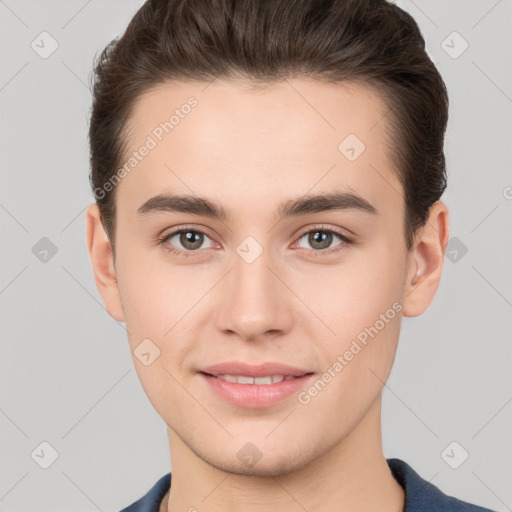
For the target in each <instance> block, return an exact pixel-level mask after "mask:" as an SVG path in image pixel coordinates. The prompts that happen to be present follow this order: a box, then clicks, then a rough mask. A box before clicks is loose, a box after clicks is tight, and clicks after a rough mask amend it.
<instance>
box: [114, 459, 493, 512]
mask: <svg viewBox="0 0 512 512" xmlns="http://www.w3.org/2000/svg"><path fill="white" fill-rule="evenodd" d="M387 463H388V466H389V468H390V470H391V473H392V474H393V477H394V478H395V480H396V481H397V482H398V483H399V484H400V485H401V486H402V487H403V489H404V492H405V508H404V510H403V512H493V511H492V510H490V509H488V508H483V507H479V506H477V505H471V504H470V503H467V502H465V501H461V500H458V499H457V498H454V497H452V496H447V495H446V494H444V493H443V492H441V491H440V490H439V489H438V488H437V487H436V486H435V485H433V484H431V483H430V482H428V481H427V480H424V479H423V478H421V477H420V476H419V475H418V473H416V472H415V471H414V470H413V469H412V468H411V466H409V464H407V463H406V462H404V461H403V460H400V459H387ZM170 485H171V473H167V474H166V475H164V476H162V477H161V478H160V479H159V480H158V481H157V482H156V483H155V485H153V487H152V488H151V489H150V490H149V491H148V492H147V493H146V494H145V495H144V496H143V497H142V498H140V499H138V500H137V501H135V502H134V503H132V504H131V505H130V506H129V507H127V508H124V509H123V510H121V511H120V512H158V509H159V508H160V503H161V501H162V499H163V497H164V496H165V493H166V492H167V490H168V489H169V488H170Z"/></svg>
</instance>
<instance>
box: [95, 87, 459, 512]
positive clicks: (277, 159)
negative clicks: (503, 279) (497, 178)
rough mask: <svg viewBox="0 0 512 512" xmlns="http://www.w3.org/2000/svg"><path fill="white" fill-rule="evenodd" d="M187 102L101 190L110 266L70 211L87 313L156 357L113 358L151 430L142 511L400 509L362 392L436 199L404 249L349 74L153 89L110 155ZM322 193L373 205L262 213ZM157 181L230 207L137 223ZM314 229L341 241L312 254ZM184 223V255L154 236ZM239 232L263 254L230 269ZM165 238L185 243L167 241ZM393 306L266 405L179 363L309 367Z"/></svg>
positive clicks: (383, 142) (378, 130)
mask: <svg viewBox="0 0 512 512" xmlns="http://www.w3.org/2000/svg"><path fill="white" fill-rule="evenodd" d="M299 93H300V94H299ZM190 96H194V97H195V98H196V99H197V101H198V105H197V107H196V108H195V109H193V110H192V111H191V113H190V114H189V115H188V116H186V117H185V118H184V119H182V120H181V121H180V124H179V125H178V126H176V127H175V129H174V130H173V131H172V132H171V133H169V134H168V135H166V136H165V138H164V139H163V140H162V142H160V143H159V144H158V145H157V147H156V148H154V149H153V150H152V151H151V152H150V153H149V154H148V155H147V156H146V157H145V158H144V159H143V160H142V161H141V162H140V163H139V164H138V165H137V167H136V169H134V170H133V171H132V172H131V173H129V174H128V175H127V176H126V177H125V178H124V179H123V180H122V181H121V182H120V183H119V184H118V185H117V187H116V208H117V210H116V211H117V228H116V233H115V248H116V257H115V262H114V258H113V254H112V248H111V244H110V242H109V239H108V237H107V235H106V233H105V231H104V229H103V226H102V224H101V220H100V216H99V211H98V207H97V206H96V205H95V204H91V205H90V206H89V208H88V210H87V243H88V249H89V254H90V258H91V262H92V266H93V270H94V276H95V280H96V285H97V287H98V290H99V292H100V294H101V296H102V298H103V301H104V304H105V307H106V310H107V312H108V313H109V314H110V315H111V316H112V317H113V318H115V319H116V320H118V321H121V322H126V327H127V331H128V333H129V335H128V336H129V344H130V349H131V351H132V355H133V351H134V350H135V349H136V347H137V346H138V345H139V344H140V343H141V341H142V340H143V339H146V338H149V339H151V340H152V342H153V343H154V344H155V345H157V346H158V348H159V349H160V351H161V354H160V356H159V357H158V358H157V359H155V361H154V362H153V363H152V364H151V365H149V366H145V365H143V364H142V363H141V362H140V361H139V359H138V358H136V357H135V356H134V358H133V359H134V365H135V368H136V371H137V374H138V376H139V378H140V380H141V383H142V386H143V388H144V390H145V392H146V394H147V396H148V398H149V400H150V401H151V403H152V404H153V406H154V407H155V409H156V411H157V412H158V414H160V416H161V417H162V418H163V419H164V420H165V422H166V424H167V432H168V438H169V449H170V454H171V458H172V486H171V491H170V496H169V500H168V502H167V500H164V502H163V504H162V509H163V510H168V511H169V512H175V511H178V510H181V511H183V510H189V509H190V507H195V508H196V509H198V510H202V511H203V510H207V511H212V512H213V511H236V510H244V511H247V512H251V511H256V510H258V511H260V510H268V511H273V510H279V512H287V511H296V510H299V509H301V507H302V508H303V509H306V510H308V511H309V512H314V511H320V510H321V511H326V510H336V511H351V512H357V511H368V510H378V511H386V512H387V511H390V512H391V511H393V512H399V511H401V510H402V509H403V506H404V493H403V490H402V488H401V486H400V485H399V484H398V483H397V482H396V481H395V480H394V479H393V477H392V474H391V472H390V470H389V467H388V466H387V463H386V460H385V458H384V455H383V449H382V440H381V391H382V389H383V386H384V383H385V381H386V379H387V377H388V375H389V373H390V371H391V367H392V364H393V360H394V357H395V351H396V348H397V343H398V338H399V333H400V324H401V321H402V316H406V317H414V316H418V315H420V314H422V313H423V312H424V311H425V310H426V309H427V308H428V307H429V305H430V303H431V301H432V299H433V297H434V295H435V293H436V291H437V288H438V285H439V281H440V278H441V273H442V267H443V260H444V251H445V248H446V244H447V241H448V237H449V220H448V209H447V207H446V205H445V204H444V203H442V202H440V201H438V202H436V203H435V204H434V205H433V206H432V207H431V209H430V215H429V218H428V222H427V223H426V225H425V226H424V227H423V228H422V229H421V230H420V231H419V233H418V235H417V237H416V238H415V242H414V246H413V247H412V249H411V250H410V251H407V249H406V245H405V239H404V235H403V218H404V199H403V195H402V194H403V192H402V188H401V185H400V183H399V181H398V178H397V177H396V174H395V171H394V169H393V166H392V163H391V161H390V159H389V154H388V150H387V138H386V134H385V132H384V128H385V125H384V123H385V120H383V118H384V116H385V114H386V108H385V105H384V103H382V101H381V100H380V99H379V97H378V96H377V95H376V94H374V93H373V92H372V90H371V89H369V88H367V87H365V86H363V85H360V84H359V85H356V84H350V85H349V84H336V85H334V84H326V83H322V82H319V81H314V80H310V79H305V78H300V79H299V78H296V79H293V80H288V81H282V82H278V83H275V84H273V85H272V86H270V87H268V88H265V89H262V90H252V89H250V88H249V87H247V83H246V82H244V81H243V80H241V79H231V80H216V81H214V82H213V83H212V84H210V85H209V86H208V87H206V85H205V84H204V83H195V82H187V83H180V84H178V83H172V84H165V85H160V86H158V87H157V88H155V89H153V90H151V91H149V92H147V93H146V94H144V95H143V96H142V97H141V98H140V99H139V101H138V102H137V104H136V106H135V109H134V110H133V113H132V116H131V118H130V126H131V128H132V130H131V134H130V138H129V145H128V147H129V148H130V151H131V150H134V149H136V148H138V147H140V146H141V145H142V144H143V143H144V140H145V139H146V137H147V135H148V134H150V133H151V132H152V130H153V129H154V128H155V126H157V125H158V124H159V123H160V122H162V121H163V120H165V119H167V118H168V116H169V112H172V110H174V109H175V108H178V107H179V106H180V105H182V104H184V103H185V102H186V101H187V98H189V97H190ZM305 100H306V101H305ZM349 133H354V134H356V135H357V136H358V137H359V138H360V139H361V140H362V141H363V142H364V144H365V146H366V149H365V151H364V152H363V153H362V154H361V155H360V156H359V157H358V158H357V159H356V160H355V161H353V162H351V161H349V160H348V159H347V158H345V156H344V155H343V154H342V153H341V152H340V151H338V145H339V144H340V142H341V141H342V140H343V139H344V138H345V137H346V136H347V135H348V134H349ZM164 164H165V165H164ZM372 166H373V167H372ZM376 171H378V172H376ZM333 189H337V190H344V191H352V192H354V193H357V194H358V195H359V196H361V197H363V198H365V199H366V200H367V201H369V202H370V203H371V204H372V205H373V206H374V207H375V208H376V209H377V211H378V214H377V215H371V214H369V213H366V212H362V211H357V210H340V211H325V212H317V213H312V214H307V215H303V216H297V217H293V218H286V219H282V220H280V221H278V220H277V217H276V210H277V207H278V206H279V205H280V204H281V203H282V202H284V201H286V200H289V199H294V198H299V197H302V196H304V194H306V193H308V194H311V193H327V192H330V191H332V190H333ZM170 192H173V193H176V194H193V195H198V196H201V197H206V198H208V199H210V200H212V201H214V202H216V203H219V204H222V206H223V207H224V209H225V210H226V211H227V212H228V213H229V214H230V215H231V218H230V219H229V220H228V221H225V222H222V221H220V220H217V219H211V218H208V217H204V216H198V215H192V214H189V213H176V212H158V213H153V214H151V215H147V216H137V208H138V207H139V206H140V205H142V204H143V203H144V202H145V201H146V200H148V199H149V198H150V197H153V196H155V195H157V194H161V193H170ZM319 224H321V225H322V226H323V228H322V229H327V230H328V229H336V228H338V229H340V230H341V231H342V232H344V233H347V230H350V232H352V233H353V234H355V235H356V237H357V242H356V243H353V244H348V245H347V244H344V242H342V241H341V240H340V239H339V238H337V236H336V235H333V238H332V241H331V244H330V245H328V248H327V249H324V253H325V252H326V251H329V250H331V251H332V250H333V249H335V248H338V247H339V246H340V244H343V245H342V250H340V251H339V252H336V253H333V252H331V253H330V254H324V255H323V256H322V255H320V256H318V253H319V252H321V251H320V249H318V247H319V246H318V244H317V245H313V243H314V241H311V239H308V233H309V231H311V230H313V231H314V230H315V228H316V227H317V226H318V225H319ZM184 225H193V227H197V228H199V229H202V230H204V231H205V232H206V233H207V236H206V237H204V242H203V244H202V245H201V246H200V249H195V250H196V253H194V254H192V256H189V257H186V256H180V255H175V254H173V253H170V252H168V251H167V250H166V249H165V247H164V246H162V245H159V244H158V242H157V239H158V237H159V235H162V234H165V233H171V231H172V229H171V228H179V227H181V226H184ZM308 230H309V231H308ZM317 231H318V229H317ZM247 236H252V237H253V238H254V239H256V240H257V242H258V243H259V244H260V245H261V247H263V253H262V254H261V255H260V256H259V257H258V258H257V259H256V260H255V261H254V262H252V263H250V264H249V263H247V262H246V261H245V260H244V259H242V258H241V257H240V256H239V255H238V253H237V252H236V248H237V246H238V245H239V244H240V242H242V241H243V240H244V239H245V238H246V237H247ZM167 242H168V243H172V244H174V246H175V247H177V248H179V249H181V250H186V249H187V248H190V244H189V245H188V246H185V245H183V243H180V239H179V236H174V237H173V238H172V242H171V241H170V239H169V238H168V239H167ZM185 243H186V242H185ZM189 250H190V249H189ZM197 251H199V252H197ZM315 253H316V254H317V256H316V257H315ZM394 303H399V304H400V305H401V306H402V310H401V312H400V313H399V314H397V315H396V316H395V317H394V318H393V319H392V320H390V321H389V322H388V323H387V324H386V325H385V327H384V328H383V329H381V330H380V331H379V332H378V334H377V335H376V336H374V337H373V339H370V340H369V342H368V344H367V346H365V347H364V348H363V349H362V350H361V351H360V352H359V353H358V354H357V355H356V356H354V358H353V359H352V360H351V361H350V362H349V363H348V364H347V365H346V366H345V367H344V368H343V370H342V371H341V372H339V373H338V374H337V375H336V377H335V378H333V379H332V381H331V382H329V383H328V385H327V386H325V388H324V389H323V390H322V391H321V392H320V393H318V394H317V396H315V397H314V398H312V399H311V401H310V402H309V403H308V404H301V403H299V402H298V400H297V396H296V395H292V396H291V397H289V398H287V399H285V400H283V401H281V402H279V403H278V404H276V405H274V406H272V407H268V408H263V409H261V408H260V409H248V408H245V407H236V406H234V405H231V404H229V403H227V402H226V401H224V400H223V399H222V398H220V397H218V396H217V395H216V394H214V393H213V392H212V391H211V390H210V389H209V387H208V386H206V385H205V383H204V382H203V379H202V378H201V377H200V376H199V375H198V373H197V370H199V369H200V368H201V367H205V366H207V365H211V364H215V363H219V362H223V361H229V360H240V361H244V362H247V363H249V364H258V363H262V362H267V361H277V362H284V363H287V364H290V365H293V366H297V367H299V368H302V369H306V370H307V371H313V372H316V373H317V374H318V376H320V375H321V374H322V373H323V372H324V371H326V370H327V368H328V367H329V366H332V364H333V363H334V362H335V361H336V358H337V356H338V355H340V354H344V353H345V351H346V350H347V349H348V348H349V347H350V344H351V342H352V340H354V339H355V337H356V336H357V335H358V334H359V333H360V332H361V331H363V330H364V329H365V327H368V326H371V325H374V324H375V322H376V320H378V319H379V315H381V314H383V313H385V312H386V311H387V310H389V308H391V306H392V304H394ZM248 442H251V443H252V444H254V445H255V446H256V447H257V448H258V450H259V451H260V452H261V454H262V457H261V459H260V460H259V461H258V462H257V463H256V464H255V465H253V466H252V467H249V466H248V465H247V464H245V463H244V462H243V461H241V460H240V459H239V458H238V457H237V452H238V451H239V450H240V449H241V448H242V447H243V446H244V445H245V444H246V443H248ZM203 500H204V501H203ZM190 510H192V509H190Z"/></svg>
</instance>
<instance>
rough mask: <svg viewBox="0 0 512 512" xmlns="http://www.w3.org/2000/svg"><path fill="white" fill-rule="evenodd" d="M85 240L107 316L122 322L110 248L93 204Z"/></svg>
mask: <svg viewBox="0 0 512 512" xmlns="http://www.w3.org/2000/svg"><path fill="white" fill-rule="evenodd" d="M85 222H86V239H87V249H88V251H89V258H90V260H91V264H92V268H93V272H94V279H95V281H96V287H97V288H98V291H99V293H100V295H101V297H102V299H103V303H104V304H105V308H106V310H107V312H108V314H109V315H110V316H111V317H112V318H114V319H116V320H117V321H119V322H124V313H123V309H122V305H121V297H120V295H119V289H118V286H117V277H116V271H115V267H114V258H113V254H112V246H111V245H110V241H109V239H108V236H107V234H106V232H105V229H104V228H103V223H102V222H101V216H100V211H99V208H98V205H97V204H95V203H93V204H90V205H89V206H88V207H87V212H86V220H85Z"/></svg>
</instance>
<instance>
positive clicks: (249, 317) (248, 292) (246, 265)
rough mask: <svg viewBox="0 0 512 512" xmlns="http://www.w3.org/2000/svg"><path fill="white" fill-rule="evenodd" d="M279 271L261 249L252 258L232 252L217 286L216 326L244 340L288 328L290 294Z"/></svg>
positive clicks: (268, 255) (290, 305)
mask: <svg viewBox="0 0 512 512" xmlns="http://www.w3.org/2000/svg"><path fill="white" fill-rule="evenodd" d="M281 274H283V272H282V269H281V270H279V266H278V265H276V264H275V261H274V262H273V261H272V257H271V254H270V252H269V251H268V252H267V251H265V250H264V251H263V252H262V253H261V254H260V255H259V256H258V257H257V258H256V259H255V260H254V261H252V262H250V260H245V259H244V258H243V257H241V256H239V255H238V254H236V255H235V257H234V264H233V268H232V270H231V272H229V273H228V275H227V276H226V277H225V278H224V279H223V280H222V287H221V290H219V293H220V294H221V298H220V299H219V303H218V311H217V327H218V328H219V329H220V330H222V331H223V332H224V333H230V334H231V335H233V334H236V335H238V337H239V338H240V339H243V340H247V341H256V340H259V339H265V338H271V339H273V338H274V337H276V336H279V335H282V334H284V333H286V332H288V331H289V330H290V329H291V326H292V322H293V310H292V308H293V297H292V294H291V292H290V291H289V290H288V288H287V287H286V285H285V284H283V281H286V279H285V278H284V276H283V275H281Z"/></svg>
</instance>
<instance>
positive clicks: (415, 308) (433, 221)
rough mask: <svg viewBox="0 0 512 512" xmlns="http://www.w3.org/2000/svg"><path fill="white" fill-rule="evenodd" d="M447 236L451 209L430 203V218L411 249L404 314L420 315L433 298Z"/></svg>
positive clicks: (436, 203)
mask: <svg viewBox="0 0 512 512" xmlns="http://www.w3.org/2000/svg"><path fill="white" fill-rule="evenodd" d="M448 237H449V213H448V208H447V206H446V205H445V204H444V203H443V202H441V201H437V202H435V203H434V204H433V205H432V206H431V208H430V211H429V217H428V220H427V222H426V223H425V225H424V226H423V227H422V228H421V229H420V231H419V232H418V234H417V236H416V239H415V242H414V246H413V248H412V249H411V252H410V260H409V270H408V276H407V280H406V283H407V284H406V286H405V289H404V299H403V306H404V309H403V315H404V316H407V317H414V316H419V315H421V314H422V313H424V312H425V311H426V310H427V309H428V307H429V305H430V304H431V302H432V300H433V299H434V296H435V294H436V292H437V289H438V287H439V282H440V281H441V275H442V270H443V263H444V253H445V250H446V246H447V244H448Z"/></svg>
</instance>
